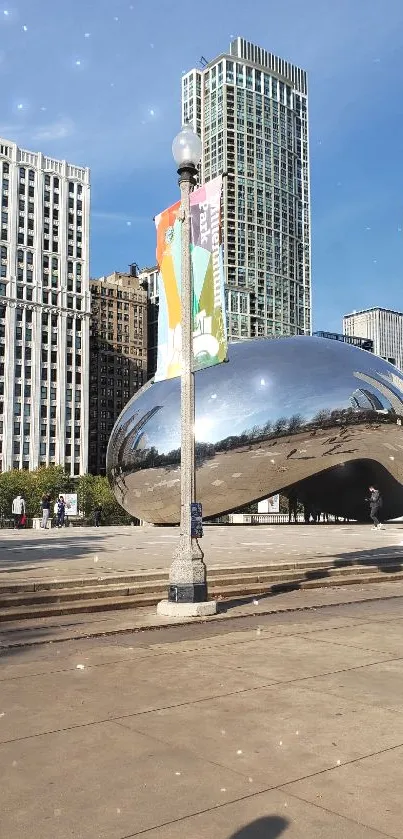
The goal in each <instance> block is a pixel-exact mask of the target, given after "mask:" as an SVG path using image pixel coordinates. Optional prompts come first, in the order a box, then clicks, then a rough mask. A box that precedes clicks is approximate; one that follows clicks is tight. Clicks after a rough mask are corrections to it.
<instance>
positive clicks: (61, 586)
mask: <svg viewBox="0 0 403 839" xmlns="http://www.w3.org/2000/svg"><path fill="white" fill-rule="evenodd" d="M400 563H401V564H402V566H403V551H402V559H401V560H399V559H398V558H396V557H391V556H390V555H388V554H385V555H381V556H377V557H376V567H378V566H379V567H384V566H387V567H389V566H390V567H391V568H396V569H398V568H399V567H400ZM373 565H374V558H373V557H372V556H370V555H369V556H368V557H363V558H362V559H360V560H359V562H357V561H354V560H347V559H339V558H332V557H325V558H315V559H312V560H301V561H299V560H295V561H289V562H288V561H287V562H277V563H265V564H260V565H245V566H236V567H230V568H223V567H221V568H210V567H209V568H208V572H207V576H208V580H209V581H211V582H212V583H213V582H214V580H215V579H216V578H219V579H220V580H223V578H224V577H226V576H228V577H229V578H231V579H233V578H234V577H238V576H241V577H242V578H243V577H244V576H248V577H250V576H255V578H256V580H259V579H260V578H262V579H263V578H265V579H266V575H267V574H271V573H275V572H280V573H286V572H297V573H300V574H301V575H303V574H305V573H308V572H312V573H313V574H319V573H320V572H321V570H322V569H329V570H334V571H337V572H339V573H340V574H342V573H344V572H345V569H347V570H348V569H351V568H363V569H364V571H365V569H368V568H369V567H371V566H373ZM147 582H150V583H157V584H158V583H161V582H164V583H165V584H167V582H168V571H164V570H160V571H144V572H143V571H141V572H136V573H135V572H133V573H122V574H119V575H116V574H110V575H108V574H105V575H101V576H99V577H95V576H89V577H67V578H63V577H61V578H59V579H53V580H52V579H51V580H44V579H38V580H25V581H17V582H3V581H1V582H0V599H2V598H3V596H4V595H8V594H17V593H24V592H26V593H32V592H40V591H54V590H55V591H60V590H65V589H80V590H83V589H85V588H89V589H95V588H98V587H99V588H101V589H102V588H109V587H111V586H127V587H128V588H130V587H131V586H136V584H144V583H147Z"/></svg>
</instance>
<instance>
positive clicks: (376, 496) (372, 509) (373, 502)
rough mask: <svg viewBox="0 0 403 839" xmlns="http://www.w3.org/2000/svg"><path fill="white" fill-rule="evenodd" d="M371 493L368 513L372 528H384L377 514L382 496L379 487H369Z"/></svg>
mask: <svg viewBox="0 0 403 839" xmlns="http://www.w3.org/2000/svg"><path fill="white" fill-rule="evenodd" d="M369 491H370V493H371V495H370V497H369V514H370V516H371V519H372V521H373V523H374V526H373V528H372V530H384V527H383V524H381V522H380V521H379V514H380V511H381V507H382V496H381V493H380V492H379V489H376V487H372V486H371V487H369Z"/></svg>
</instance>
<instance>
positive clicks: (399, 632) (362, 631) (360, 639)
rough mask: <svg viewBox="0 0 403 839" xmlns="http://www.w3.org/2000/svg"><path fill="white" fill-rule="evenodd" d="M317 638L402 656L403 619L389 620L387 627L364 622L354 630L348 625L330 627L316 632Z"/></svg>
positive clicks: (382, 624)
mask: <svg viewBox="0 0 403 839" xmlns="http://www.w3.org/2000/svg"><path fill="white" fill-rule="evenodd" d="M315 640H317V641H325V642H327V643H335V644H340V645H343V646H346V647H354V648H355V649H366V650H372V651H375V650H377V651H379V652H384V653H390V654H391V655H393V656H400V655H402V654H403V621H397V622H396V621H389V622H388V626H387V627H386V626H385V624H384V623H381V624H375V623H374V622H372V623H367V624H364V623H363V624H362V625H361V626H359V627H357V626H355V627H354V632H351V628H350V627H348V626H346V627H338V628H337V629H330V628H329V629H327V630H325V631H318V632H315Z"/></svg>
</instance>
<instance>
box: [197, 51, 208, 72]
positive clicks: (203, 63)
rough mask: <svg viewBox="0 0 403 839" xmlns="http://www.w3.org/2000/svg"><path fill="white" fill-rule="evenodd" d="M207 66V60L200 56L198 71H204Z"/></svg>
mask: <svg viewBox="0 0 403 839" xmlns="http://www.w3.org/2000/svg"><path fill="white" fill-rule="evenodd" d="M207 64H208V61H207V58H205V57H204V55H202V56H201V58H200V61H199V65H200V69H201V70H204V68H205V67H207Z"/></svg>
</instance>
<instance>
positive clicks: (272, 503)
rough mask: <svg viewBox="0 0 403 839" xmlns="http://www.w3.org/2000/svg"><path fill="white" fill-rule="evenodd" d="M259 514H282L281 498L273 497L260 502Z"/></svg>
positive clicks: (258, 506)
mask: <svg viewBox="0 0 403 839" xmlns="http://www.w3.org/2000/svg"><path fill="white" fill-rule="evenodd" d="M257 511H258V513H279V512H280V496H279V495H272V496H271V497H270V498H265V499H264V500H263V501H258V505H257Z"/></svg>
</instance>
